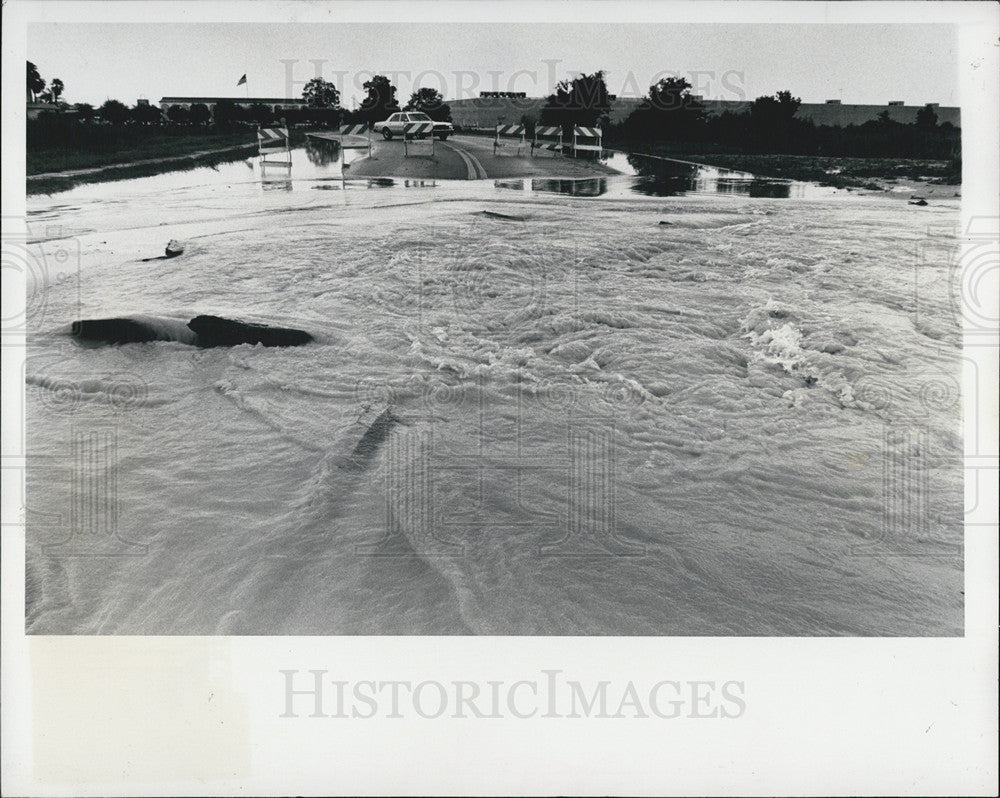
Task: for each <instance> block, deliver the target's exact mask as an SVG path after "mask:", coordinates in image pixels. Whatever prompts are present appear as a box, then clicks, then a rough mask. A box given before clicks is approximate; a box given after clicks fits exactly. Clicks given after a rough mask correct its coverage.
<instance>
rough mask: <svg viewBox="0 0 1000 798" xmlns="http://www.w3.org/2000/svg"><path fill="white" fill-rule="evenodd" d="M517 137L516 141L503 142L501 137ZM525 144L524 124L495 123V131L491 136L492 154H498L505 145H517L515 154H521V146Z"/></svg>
mask: <svg viewBox="0 0 1000 798" xmlns="http://www.w3.org/2000/svg"><path fill="white" fill-rule="evenodd" d="M504 138H508V139H515V138H516V139H517V143H516V145H515V143H514V142H513V141H510V142H504V141H501V139H504ZM525 145H526V142H525V140H524V125H497V126H496V131H495V134H494V137H493V155H494V156H497V155H499V154H500V150H502V149H503V148H504V147H505V146H511V147H514V146H516V147H517V153H516V154H517V155H520V154H521V148H522V147H524V146H525Z"/></svg>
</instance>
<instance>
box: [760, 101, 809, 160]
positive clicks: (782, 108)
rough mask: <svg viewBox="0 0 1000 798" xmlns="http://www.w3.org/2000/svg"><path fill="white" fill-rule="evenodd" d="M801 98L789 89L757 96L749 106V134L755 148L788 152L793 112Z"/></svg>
mask: <svg viewBox="0 0 1000 798" xmlns="http://www.w3.org/2000/svg"><path fill="white" fill-rule="evenodd" d="M801 104H802V100H801V99H799V98H798V97H793V96H792V93H791V92H790V91H779V92H777V93H776V94H775V95H774V96H764V97H758V98H757V99H756V100H754V101H753V105H751V106H750V136H751V139H752V142H753V145H754V147H755V149H758V150H761V151H765V152H789V151H790V148H792V139H793V129H794V128H795V119H794V117H795V112H796V111H798V110H799V106H800V105H801Z"/></svg>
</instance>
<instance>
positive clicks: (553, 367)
mask: <svg viewBox="0 0 1000 798" xmlns="http://www.w3.org/2000/svg"><path fill="white" fill-rule="evenodd" d="M238 166H240V167H241V168H244V169H245V167H242V165H241V164H240V165H238ZM171 180H173V181H175V182H178V189H177V191H178V196H169V197H168V198H167V200H166V201H165V202H163V203H162V208H163V210H162V211H161V215H163V216H165V217H166V218H168V219H169V220H170V224H169V225H167V226H165V227H163V228H161V227H160V225H159V224H158V221H157V220H156V218H155V213H154V208H155V207H156V200H157V199H158V198H157V197H156V195H155V191H154V189H155V186H156V183H155V180H152V179H149V182H147V183H145V184H143V185H146V186H148V188H147V189H142V188H141V186H136V185H132V186H128V187H125V188H124V189H123V191H122V198H123V201H122V202H119V203H116V204H114V205H113V210H112V209H111V207H112V206H109V205H108V204H107V195H108V194H109V192H111V191H112V190H111V189H109V188H107V187H106V186H105V187H101V188H99V189H98V188H95V189H89V190H88V189H80V190H78V192H77V193H76V194H75V195H74V197H73V198H72V199H73V200H74V202H73V203H72V204H70V205H67V207H66V208H65V209H63V210H61V209H59V208H56V207H55V205H56V203H55V201H54V200H45V199H39V198H35V199H32V205H33V206H34V208H35V210H37V211H38V213H39V214H41V215H43V216H46V218H49V217H51V218H52V219H55V220H57V221H59V220H61V221H63V222H64V223H66V224H67V225H68V226H75V227H77V228H78V229H90V230H92V231H94V232H91V233H86V234H83V235H80V236H78V237H76V238H74V239H73V242H74V246H77V245H78V246H79V249H80V262H81V264H82V268H81V269H80V270H79V272H78V274H77V279H74V280H73V281H72V282H59V281H50V283H49V284H48V286H47V289H46V291H45V294H44V303H42V304H41V305H40V307H41V311H40V312H39V313H38V314H37V315H36V316H35V317H34V318H33V320H32V323H33V327H34V331H33V334H32V335H31V336H30V337H29V361H28V368H27V386H26V394H27V402H28V445H29V451H31V452H33V453H35V454H36V455H39V456H40V458H39V459H37V460H35V461H33V462H37V463H38V465H37V466H36V467H34V468H32V469H30V470H29V475H28V497H29V513H28V518H29V523H28V559H29V568H28V576H29V579H28V628H29V630H30V631H33V632H44V633H92V632H96V633H150V634H172V633H188V634H212V633H261V634H272V633H280V634H310V633H329V634H336V633H359V634H369V633H372V634H375V633H385V634H402V633H457V634H463V633H503V634H532V633H546V634H701V635H727V634H778V635H784V634H808V635H825V634H846V635H868V634H878V635H903V634H906V635H927V634H956V633H960V631H961V628H962V617H963V609H962V596H961V592H960V591H961V589H962V565H961V541H962V523H961V513H962V504H961V502H962V490H961V437H960V433H959V403H958V395H957V378H958V374H959V371H960V340H961V339H960V330H959V327H958V323H957V320H956V318H955V316H954V313H953V310H952V307H951V301H952V300H951V290H950V286H949V283H948V281H947V280H946V279H944V276H945V275H946V274H947V270H948V264H947V263H944V262H942V263H936V262H934V263H927V264H924V265H925V266H926V267H927V268H926V269H925V270H924V271H923V272H921V274H922V275H923V276H924V277H926V276H928V275H931V276H933V275H938V276H940V277H941V278H942V279H939V280H938V279H928V280H926V281H924V282H920V283H919V284H918V286H919V293H918V294H916V295H915V294H914V291H913V286H914V284H915V283H914V280H913V274H912V269H913V268H914V266H913V263H912V258H910V257H908V256H905V255H904V254H903V253H906V252H912V251H913V250H914V248H916V247H919V246H920V244H921V242H922V241H923V240H924V238H925V236H926V232H925V231H926V226H927V224H928V221H929V220H931V221H937V222H939V223H941V224H942V225H944V224H946V223H954V222H955V220H956V219H957V213H958V206H957V204H956V203H951V204H949V203H946V202H944V203H941V204H940V205H936V206H934V207H931V208H927V209H921V215H920V217H919V218H918V217H917V216H916V215H914V214H913V213H912V209H911V208H909V207H908V206H906V205H905V204H901V203H898V202H895V201H892V200H888V199H886V200H879V199H877V198H869V197H865V198H857V197H850V198H848V199H847V200H845V199H810V200H772V199H748V198H745V197H743V198H741V197H734V196H719V197H711V196H696V197H681V198H676V199H656V198H643V197H635V198H632V199H624V198H623V197H622V196H621V195H615V196H613V197H610V198H592V199H583V198H574V197H560V196H558V195H553V196H546V197H543V198H539V197H538V196H536V195H534V194H532V193H528V192H522V193H516V192H505V191H503V190H502V189H497V188H495V187H493V185H492V184H489V185H478V184H473V185H466V186H464V187H462V186H458V187H452V186H447V185H445V186H441V187H439V188H441V189H442V190H441V191H437V190H436V191H437V193H434V194H433V197H432V198H429V199H427V198H424V197H425V196H426V195H422V196H421V197H420V198H416V199H415V193H414V192H413V191H410V192H409V193H407V190H404V189H402V188H399V189H398V190H397V189H394V188H393V189H380V190H378V191H374V190H373V191H370V192H354V193H352V192H312V191H309V192H306V191H298V190H297V189H295V188H293V190H292V191H291V192H287V193H285V192H281V193H280V196H279V195H275V196H272V195H270V194H269V195H267V196H264V195H263V194H261V193H260V187H259V186H253V185H252V184H249V183H248V184H243V183H236V184H234V185H233V186H232V187H231V188H225V189H223V188H221V187H220V186H218V185H215V186H209V185H208V184H204V185H201V186H200V187H199V185H195V184H189V183H192V182H196V181H193V180H192V178H190V177H189V178H188V181H189V183H183V181H182V180H181V178H171ZM137 182H138V181H137ZM107 185H110V184H107ZM252 191H255V192H257V193H255V194H251V192H252ZM88 192H89V193H88ZM306 195H307V196H306ZM333 195H337V196H336V197H335V198H333ZM376 195H377V196H376ZM88 198H89V199H88ZM252 198H253V199H252ZM56 199H58V198H56ZM306 200H308V201H306ZM501 201H502V203H503V205H502V208H503V212H504V213H507V214H509V215H513V216H520V217H522V218H523V221H512V222H507V221H504V222H503V223H502V224H501V223H498V222H497V220H494V219H488V218H485V217H482V215H481V214H479V213H478V212H479V211H481V210H482V209H483V208H484V207H491V206H490V205H488V204H487V205H484V203H486V202H490V203H492V202H501ZM60 202H61V203H62V204H67V203H66V201H65V199H64V200H61V201H60ZM251 203H252V207H251ZM189 206H190V207H189ZM498 207H499V206H498ZM662 220H669V221H671V222H672V223H673V224H671V225H660V224H659V222H660V221H662ZM161 238H162V239H163V241H165V240H166V239H167V238H178V239H181V240H185V241H187V242H188V244H187V246H186V247H185V253H184V255H182V256H181V257H179V258H174V259H170V260H163V261H150V262H145V263H143V262H140V261H139V260H138V256H139V255H140V254H143V253H142V252H141V250H142V246H141V242H143V241H153V242H155V243H156V246H155V247H154V246H153V245H152V244H149V248H150V249H154V250H157V251H155V252H146V253H144V256H145V255H150V254H158V250H160V249H162V243H163V242H160V239H161ZM60 240H62V239H60ZM56 243H57V242H56V241H55V240H53V241H48V242H46V243H45V244H41V245H39V246H42V247H48V248H52V247H54V246H56ZM135 313H143V314H150V315H154V316H157V317H164V318H191V317H193V316H195V315H197V314H199V313H210V314H215V315H220V316H225V317H230V318H245V319H253V320H259V321H265V322H270V323H272V324H276V325H279V326H287V327H295V328H299V329H304V330H307V331H309V332H310V333H312V334H314V335H315V336H316V338H317V342H316V343H313V344H309V345H307V346H303V347H295V348H291V349H268V348H264V347H251V346H239V347H234V348H231V349H212V350H204V351H202V350H196V349H192V348H191V347H185V346H183V345H182V344H178V343H174V342H166V341H164V342H154V343H149V344H138V345H128V346H120V347H102V348H83V347H80V346H77V345H75V344H73V343H72V342H71V341H70V340H69V339H68V337H66V336H65V335H61V334H60V332H59V331H60V330H61V329H62V328H63V327H64V326H65V325H66V324H67V323H68V322H69V321H71V320H72V319H75V318H106V317H110V316H115V315H127V314H135ZM67 386H69V387H67ZM129 391H130V392H129ZM390 407H391V409H392V413H393V414H394V416H396V417H398V419H399V422H398V423H395V424H394V425H393V426H392V428H391V429H390V430H388V431H387V432H386V434H385V435H384V436H381V437H380V438H379V440H378V442H377V445H376V446H374V447H373V448H372V449H371V451H370V452H367V453H366V454H365V456H364V457H363V458H360V459H359V458H353V459H352V458H351V454H352V452H353V451H354V448H355V447H356V446H357V445H358V442H359V440H360V439H361V438H363V437H364V435H365V431H366V429H368V427H369V426H370V425H371V423H372V422H373V419H375V418H377V417H378V416H379V414H380V413H381V412H382V411H383V410H384V409H386V408H390ZM80 431H84V432H87V431H104V432H107V433H108V435H107V436H105V437H91V438H87V439H86V440H82V439H80V438H78V437H74V435H77V433H78V432H80ZM74 441H76V443H74ZM74 446H76V447H77V448H76V449H74ZM81 452H86V453H87V454H86V458H84V457H82V455H81ZM345 464H349V465H350V467H344V466H345ZM904 465H905V468H904V467H903V466H904ZM105 466H106V467H107V468H111V469H113V471H114V473H115V475H116V488H115V490H116V492H115V495H114V502H115V506H116V507H117V516H116V517H115V519H114V521H113V522H112V521H110V520H108V521H100V522H87V523H85V524H84V523H83V520H84V519H81V518H80V517H77V516H74V513H75V512H77V511H76V510H74V506H76V505H74V501H76V500H75V499H74V498H73V497H74V495H75V494H74V490H76V488H74V486H80V485H84V484H90V483H87V482H86V476H87V475H88V474H90V473H91V472H92V471H93V469H95V468H96V469H100V468H104V467H105ZM893 469H897V470H895V471H894V470H893ZM900 469H901V470H900ZM906 507H911V508H918V509H919V512H916V513H912V512H911V513H909V514H907V513H906V512H904V511H903V509H901V508H906ZM74 519H75V520H74ZM74 524H76V526H74ZM81 524H83V525H82V526H81ZM87 535H89V536H90V537H87ZM94 546H97V547H101V546H103V547H105V549H107V551H106V553H110V554H112V555H115V556H105V557H92V556H80V551H79V550H78V549H82V550H84V551H86V550H87V547H94Z"/></svg>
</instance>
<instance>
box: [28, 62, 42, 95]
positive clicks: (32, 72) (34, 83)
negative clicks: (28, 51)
mask: <svg viewBox="0 0 1000 798" xmlns="http://www.w3.org/2000/svg"><path fill="white" fill-rule="evenodd" d="M43 91H45V81H44V80H42V76H41V75H40V74H39V73H38V67H36V66H35V65H34V64H32V63H31V62H30V61H29V62H28V94H29V95H30V97H31V100H32V102H34V101H35V98H36V97H37V96H38V94H40V93H41V92H43Z"/></svg>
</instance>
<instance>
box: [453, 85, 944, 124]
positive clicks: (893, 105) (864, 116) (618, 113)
mask: <svg viewBox="0 0 1000 798" xmlns="http://www.w3.org/2000/svg"><path fill="white" fill-rule="evenodd" d="M697 99H698V100H699V101H700V102H701V103H702V104H703V105H704V106H705V111H706V112H707V113H708V114H709V115H710V116H720V115H721V114H723V113H725V112H726V111H730V112H731V113H734V114H739V113H743V112H744V111H747V110H748V109H749V108H750V106H751V105H752V102H751V101H744V100H705V99H702V98H700V97H698V98H697ZM641 102H642V98H639V97H615V98H614V99H612V100H611V112H610V117H611V122H612V123H615V124H617V123H619V122H622V121H623V120H625V119H626V118H627V117H628V115H629V114H630V113H632V111H634V110H635V108H636V106H638V105H639V103H641ZM448 106H449V107H450V108H451V121H452V122H453V123H454V124H455V125H457V126H460V127H490V126H492V125H495V124H496V123H497V122H498V121H501V122H506V123H511V122H519V121H520V120H521V117H522V116H526V117H529V118H532V119H535V120H536V121H537V120H538V119H539V118H540V116H541V112H542V108H543V107H544V106H545V98H544V97H526V96H525V95H524V94H523V93H522V94H518V95H513V93H510V92H482V93H481V94H480V96H479V97H473V98H469V99H464V100H448ZM931 106H932V107H933V108H934V111H935V113H936V114H937V117H938V124H944V123H945V122H950V123H951V124H952V125H954V126H955V127H961V124H960V123H961V115H960V112H959V109H958V108H954V107H942V106H940V105H938V104H936V103H931ZM923 107H924V106H922V105H905V104H904V103H903V102H902V101H901V100H893V101H892V102H890V103H888V104H887V105H845V104H843V103H841V102H840V100H827V101H826V102H825V103H802V105H800V106H799V110H798V112H797V113H796V116H797V117H798V118H800V119H811V120H812V121H813V122H815V123H816V124H817V125H840V126H842V127H846V126H847V125H863V124H864V123H865V122H869V121H872V120H875V119H877V118H878V116H879V114H881V113H882V112H883V111H887V112H888V114H889V118H890V119H891V120H893V121H894V122H902V123H904V124H909V123H911V122H915V121H916V119H917V111H919V110H920V109H921V108H923Z"/></svg>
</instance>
